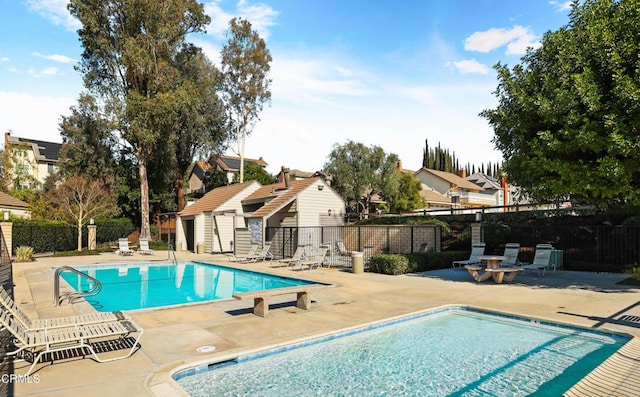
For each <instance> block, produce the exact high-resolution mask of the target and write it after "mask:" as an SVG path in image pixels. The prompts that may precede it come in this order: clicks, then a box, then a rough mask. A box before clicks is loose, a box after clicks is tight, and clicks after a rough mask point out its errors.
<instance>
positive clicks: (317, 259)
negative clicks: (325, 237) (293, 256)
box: [298, 246, 329, 270]
mask: <svg viewBox="0 0 640 397" xmlns="http://www.w3.org/2000/svg"><path fill="white" fill-rule="evenodd" d="M328 251H329V247H326V246H322V247H320V248H318V251H317V252H316V253H315V254H313V255H310V256H308V257H307V259H303V260H301V261H299V262H298V265H300V269H302V268H304V267H305V266H309V270H311V269H313V268H314V267H322V264H323V263H324V261H325V259H326V257H327V252H328Z"/></svg>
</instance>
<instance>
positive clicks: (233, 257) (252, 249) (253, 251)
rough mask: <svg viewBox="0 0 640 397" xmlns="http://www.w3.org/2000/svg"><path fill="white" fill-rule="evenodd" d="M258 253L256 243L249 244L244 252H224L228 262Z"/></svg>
mask: <svg viewBox="0 0 640 397" xmlns="http://www.w3.org/2000/svg"><path fill="white" fill-rule="evenodd" d="M257 253H258V244H254V243H252V244H251V247H250V248H249V252H247V253H246V254H238V255H236V254H226V255H227V258H228V260H229V261H230V262H240V261H242V260H245V259H246V258H247V257H249V256H254V255H256V254H257Z"/></svg>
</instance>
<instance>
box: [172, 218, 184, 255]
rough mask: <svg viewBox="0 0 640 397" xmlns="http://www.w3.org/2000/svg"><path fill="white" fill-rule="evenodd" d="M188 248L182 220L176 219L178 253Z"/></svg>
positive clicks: (176, 248) (176, 247)
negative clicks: (183, 248)
mask: <svg viewBox="0 0 640 397" xmlns="http://www.w3.org/2000/svg"><path fill="white" fill-rule="evenodd" d="M186 246H187V236H186V235H185V233H184V225H183V224H182V218H180V217H178V219H176V246H175V247H174V249H175V250H176V251H180V250H182V247H186Z"/></svg>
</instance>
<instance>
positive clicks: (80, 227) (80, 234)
mask: <svg viewBox="0 0 640 397" xmlns="http://www.w3.org/2000/svg"><path fill="white" fill-rule="evenodd" d="M78 252H82V218H78Z"/></svg>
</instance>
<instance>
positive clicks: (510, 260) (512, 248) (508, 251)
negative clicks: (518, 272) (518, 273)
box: [500, 243, 520, 267]
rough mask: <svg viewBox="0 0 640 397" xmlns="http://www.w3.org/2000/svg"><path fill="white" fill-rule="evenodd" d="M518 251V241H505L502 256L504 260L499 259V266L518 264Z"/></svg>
mask: <svg viewBox="0 0 640 397" xmlns="http://www.w3.org/2000/svg"><path fill="white" fill-rule="evenodd" d="M519 253H520V244H519V243H507V244H506V245H505V246H504V253H503V254H502V256H504V257H505V258H507V259H505V260H503V261H500V266H501V267H513V266H518V265H519V264H520V262H519V261H518V254H519Z"/></svg>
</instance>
